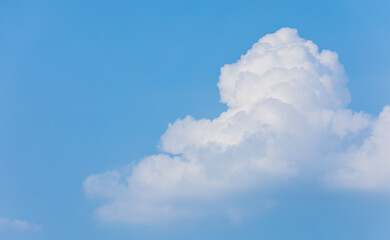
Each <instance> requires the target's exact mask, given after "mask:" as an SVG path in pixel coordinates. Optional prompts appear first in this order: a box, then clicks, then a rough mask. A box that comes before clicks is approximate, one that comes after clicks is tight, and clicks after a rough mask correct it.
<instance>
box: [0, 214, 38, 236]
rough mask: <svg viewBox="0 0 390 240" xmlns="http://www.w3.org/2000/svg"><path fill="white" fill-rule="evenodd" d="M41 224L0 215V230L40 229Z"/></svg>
mask: <svg viewBox="0 0 390 240" xmlns="http://www.w3.org/2000/svg"><path fill="white" fill-rule="evenodd" d="M42 229H43V225H35V224H32V223H29V222H27V221H25V220H17V219H9V218H5V217H1V216H0V232H1V231H5V230H6V231H29V230H33V231H40V230H42Z"/></svg>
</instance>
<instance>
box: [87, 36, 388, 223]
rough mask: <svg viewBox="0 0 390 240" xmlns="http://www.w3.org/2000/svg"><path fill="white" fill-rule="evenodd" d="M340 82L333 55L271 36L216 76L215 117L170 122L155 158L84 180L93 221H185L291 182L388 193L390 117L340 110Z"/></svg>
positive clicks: (346, 97)
mask: <svg viewBox="0 0 390 240" xmlns="http://www.w3.org/2000/svg"><path fill="white" fill-rule="evenodd" d="M347 82H348V78H347V77H346V75H345V72H344V68H343V66H342V65H341V64H340V63H339V61H338V56H337V54H336V53H334V52H331V51H328V50H323V51H319V49H318V47H317V46H316V45H315V44H314V43H313V42H311V41H308V40H305V39H302V38H300V37H299V35H298V33H297V31H296V30H295V29H290V28H283V29H280V30H279V31H277V32H275V33H273V34H268V35H266V36H264V37H263V38H261V39H260V40H259V41H258V42H257V43H255V44H254V45H253V46H252V48H251V49H250V50H249V51H248V52H247V53H246V54H245V55H243V56H241V58H240V59H239V60H238V61H237V62H236V63H233V64H228V65H225V66H224V67H222V69H221V75H220V79H219V82H218V87H219V89H220V95H221V101H222V102H223V103H225V104H226V105H227V106H228V109H227V110H226V111H225V112H223V113H221V115H220V116H219V117H217V118H215V119H200V120H196V119H194V118H193V117H191V116H187V117H185V118H184V119H178V120H176V122H174V123H173V124H170V125H169V127H168V129H167V131H166V132H165V133H164V135H163V136H162V137H161V153H160V154H157V155H153V156H149V157H146V158H144V159H142V160H141V161H140V162H139V163H138V164H136V165H134V166H132V167H131V171H129V172H126V171H125V170H123V171H111V172H107V173H103V174H96V175H91V176H89V177H88V178H87V179H86V180H85V182H84V189H85V191H86V193H87V195H89V196H92V197H102V198H104V199H106V200H107V204H105V205H103V206H102V207H100V208H99V209H98V210H97V214H98V216H99V217H100V218H101V219H102V220H105V221H122V222H130V223H151V222H156V221H160V220H162V219H168V218H173V219H175V218H179V217H186V216H194V215H196V214H199V213H200V212H202V207H199V206H203V205H207V204H210V203H221V202H224V201H227V199H229V198H231V197H233V196H237V195H240V194H247V193H250V192H254V191H261V189H264V188H266V187H268V186H271V185H272V186H273V187H277V186H278V185H280V184H284V182H285V181H286V180H289V181H291V180H294V179H297V178H301V179H302V178H303V179H307V180H308V181H318V182H331V183H332V184H333V185H334V186H338V187H340V186H342V187H348V188H355V189H389V187H390V159H389V157H390V152H389V150H388V149H389V148H388V147H386V146H387V145H388V143H389V142H390V127H389V126H390V110H389V109H390V108H389V107H386V108H385V109H384V110H383V112H382V113H381V115H380V116H379V118H375V117H373V116H370V115H368V114H365V113H362V112H360V113H356V112H353V111H352V110H350V109H348V108H347V106H348V104H349V102H350V94H349V91H348V89H347V87H346V84H347ZM202 204H203V205H202Z"/></svg>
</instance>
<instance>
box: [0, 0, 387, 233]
mask: <svg viewBox="0 0 390 240" xmlns="http://www.w3.org/2000/svg"><path fill="white" fill-rule="evenodd" d="M389 12H390V3H389V1H385V0H383V1H378V0H374V1H357V0H355V1H352V0H351V1H343V0H329V1H292V0H285V1H283V0H273V1H210V0H208V1H206V0H198V1H183V0H182V1H119V0H118V1H96V0H95V1H70V0H69V1H54V0H50V1H49V0H47V1H18V0H12V1H1V0H0V216H3V217H9V218H11V219H26V220H28V221H30V222H33V223H37V224H43V225H44V230H43V231H40V232H34V231H30V232H24V233H23V232H3V233H1V232H0V239H50V240H51V239H56V240H65V239H66V240H68V239H96V240H99V239H110V240H111V239H240V240H241V239H271V240H272V239H288V240H292V239H297V240H298V239H299V240H304V239H308V240H309V239H310V240H312V239H317V240H321V239H324V240H325V239H327V240H328V239H332V240H337V239H354V240H359V239H367V240H372V239H375V240H381V239H383V240H385V239H386V240H388V239H389V238H390V199H389V197H388V196H385V195H370V194H357V193H341V192H340V193H334V192H333V193H331V194H330V193H327V192H326V190H318V189H317V190H315V189H314V188H313V187H310V186H297V188H296V189H294V188H292V189H289V190H286V191H283V193H280V192H279V193H275V199H277V200H278V201H279V203H278V205H277V206H276V207H274V208H272V209H270V210H268V211H266V212H265V213H263V214H261V215H259V216H257V217H253V218H251V219H247V220H245V221H244V223H242V224H232V223H230V222H229V221H228V220H227V219H224V218H215V217H214V218H210V219H203V221H201V222H199V221H196V222H193V221H188V222H184V223H180V224H179V223H175V224H172V225H170V226H165V227H161V228H150V227H145V226H126V225H122V224H108V225H104V224H103V225H101V224H99V222H98V221H96V219H95V218H94V215H93V210H94V209H95V208H96V207H97V206H99V202H98V201H95V200H90V199H87V198H86V197H85V195H84V193H83V189H82V182H83V181H84V180H85V178H86V177H87V176H88V175H90V174H92V173H101V172H105V171H107V170H112V169H116V168H120V167H122V166H124V165H126V164H128V163H129V162H131V161H136V160H138V159H140V158H142V157H143V156H146V155H150V154H153V153H156V145H157V144H158V142H159V138H160V136H161V134H162V133H163V132H164V131H165V129H166V127H167V125H168V123H169V122H173V121H174V120H175V119H176V118H178V117H184V116H185V115H187V114H191V115H193V116H195V117H196V118H201V117H208V118H210V117H215V116H217V115H218V114H219V113H220V112H221V111H223V110H224V109H225V106H224V105H222V104H220V103H219V94H218V89H217V85H216V84H217V82H218V75H219V69H220V67H221V66H223V65H224V64H227V63H232V62H235V61H236V60H237V59H238V58H239V57H240V56H241V54H244V53H245V52H246V51H247V50H248V49H249V48H250V47H251V46H252V44H253V43H255V42H256V41H257V40H258V39H259V38H260V37H261V36H263V35H264V34H267V33H271V32H274V31H276V30H277V29H279V28H281V27H285V26H289V27H294V28H297V29H298V30H299V33H300V35H301V36H302V37H303V38H306V39H310V40H312V41H313V42H315V43H316V44H318V45H319V47H320V48H321V49H331V50H333V51H336V52H337V53H338V54H339V56H340V61H341V62H342V63H343V64H344V66H345V68H346V71H347V75H348V76H349V77H350V80H351V82H350V84H349V88H350V91H351V93H352V104H351V108H352V109H354V110H356V111H361V110H364V111H366V112H369V113H373V114H377V113H379V112H380V111H381V109H382V107H383V106H384V105H386V104H390V94H389V93H390V81H389V79H390V67H389V63H390V46H389V42H390V14H389Z"/></svg>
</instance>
